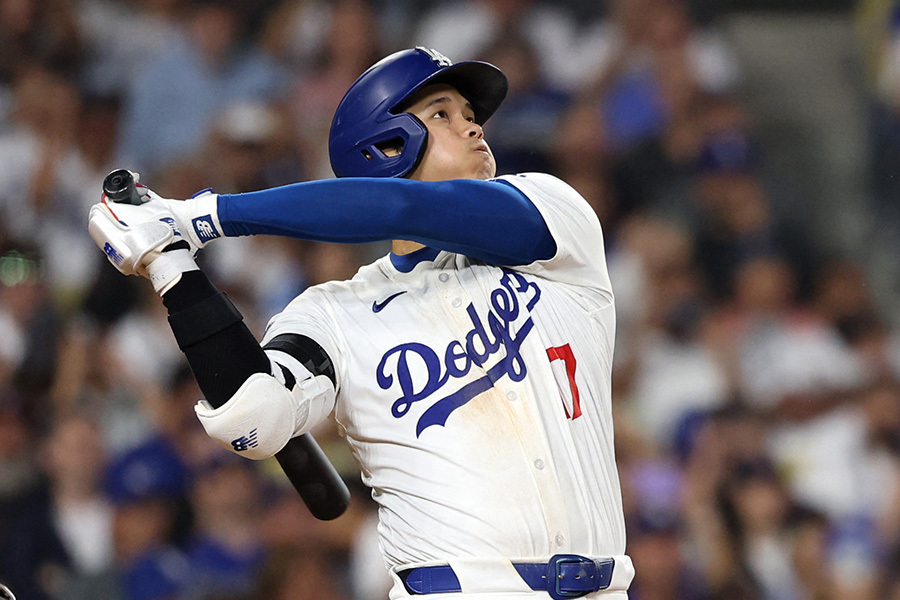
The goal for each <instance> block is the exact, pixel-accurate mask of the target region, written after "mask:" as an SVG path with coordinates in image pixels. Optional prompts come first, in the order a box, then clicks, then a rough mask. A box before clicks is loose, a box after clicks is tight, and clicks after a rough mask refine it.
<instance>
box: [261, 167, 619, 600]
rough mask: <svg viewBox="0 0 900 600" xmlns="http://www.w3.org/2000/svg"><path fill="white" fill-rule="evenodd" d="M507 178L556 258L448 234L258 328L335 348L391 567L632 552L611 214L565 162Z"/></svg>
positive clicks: (349, 432)
mask: <svg viewBox="0 0 900 600" xmlns="http://www.w3.org/2000/svg"><path fill="white" fill-rule="evenodd" d="M501 179H503V180H505V181H507V182H509V183H511V184H512V185H514V186H515V187H516V188H518V189H519V190H520V191H521V192H523V193H524V194H525V195H526V196H527V197H528V198H529V199H530V200H531V201H532V202H533V203H534V205H535V206H536V207H537V208H538V209H539V210H540V212H541V214H542V215H543V218H544V220H545V221H546V223H547V226H548V227H549V229H550V232H551V234H552V235H553V238H554V240H555V241H556V244H557V253H556V255H555V256H554V257H553V258H551V259H549V260H543V261H538V262H535V263H532V264H529V265H526V266H519V267H512V268H505V267H497V266H491V265H487V264H483V263H481V262H479V261H475V260H473V259H470V258H468V257H466V256H462V255H459V254H454V253H450V252H440V253H439V254H438V255H437V256H436V257H434V259H433V260H423V261H421V262H419V263H418V264H416V265H415V266H414V267H413V268H412V269H411V270H410V271H409V272H402V271H400V270H398V269H397V268H396V267H395V266H394V264H393V263H392V261H391V260H390V257H384V258H382V259H379V260H378V261H376V262H375V263H373V264H370V265H367V266H365V267H363V268H362V269H360V271H359V272H358V273H357V274H356V276H355V277H354V278H353V279H352V280H350V281H341V282H330V283H326V284H323V285H319V286H315V287H312V288H310V289H308V290H306V291H305V292H304V293H303V294H302V295H301V296H299V297H298V298H297V299H295V300H294V301H293V302H292V303H291V304H290V305H289V306H288V307H287V308H286V309H285V310H284V312H282V313H281V314H279V315H277V316H275V317H274V318H273V319H272V321H271V322H270V324H269V327H268V330H267V332H266V335H265V338H264V340H263V344H264V345H265V343H266V342H268V341H269V340H271V339H272V338H274V337H275V336H277V335H281V334H285V333H297V334H302V335H306V336H308V337H310V338H312V339H314V340H316V341H317V342H318V343H319V344H320V345H321V346H322V347H323V348H324V350H325V351H326V352H327V353H328V354H329V356H330V357H331V358H332V361H333V362H334V367H335V370H336V374H337V380H338V384H337V387H338V389H337V395H336V401H335V407H334V415H335V418H336V420H337V422H338V424H339V426H340V427H341V428H342V430H343V433H345V435H346V438H347V440H348V442H349V444H350V446H351V448H352V451H353V453H354V455H355V456H356V458H357V460H358V461H359V464H360V466H361V469H362V478H363V481H364V482H365V484H366V485H367V486H369V487H370V488H371V489H372V496H373V498H374V499H375V500H376V501H377V503H378V505H379V532H380V544H381V549H382V552H383V555H384V558H385V560H386V562H387V564H388V566H389V567H390V568H392V569H394V570H397V569H399V568H405V567H409V566H411V565H420V564H436V563H447V562H449V563H450V564H451V565H452V566H454V567H455V568H456V567H457V566H458V564H459V561H462V562H465V560H466V559H468V558H473V559H476V558H493V557H506V558H511V559H513V560H515V559H523V558H524V559H528V558H531V559H536V558H543V559H546V558H548V557H549V556H551V555H553V554H557V553H575V554H582V555H585V556H592V557H601V556H617V557H619V558H620V559H621V560H623V561H627V557H623V556H622V555H624V553H625V529H624V520H623V511H622V500H621V492H620V488H619V481H618V474H617V469H616V463H615V456H614V452H613V422H612V411H611V397H610V388H611V381H610V374H611V370H612V358H613V340H614V337H615V308H614V302H613V293H612V289H611V286H610V281H609V276H608V274H607V269H606V260H605V255H604V248H603V237H602V232H601V229H600V223H599V221H598V220H597V217H596V215H595V214H594V212H593V211H592V209H591V208H590V206H589V205H588V204H587V202H585V200H584V199H583V198H582V197H581V196H580V195H578V193H577V192H575V191H574V190H573V189H572V188H571V187H569V186H568V185H566V184H565V183H563V182H562V181H560V180H559V179H556V178H554V177H552V176H550V175H544V174H527V175H516V176H504V177H502V178H501ZM472 218H473V219H474V218H477V215H473V216H472ZM622 569H624V570H625V571H628V569H630V562H628V565H627V568H626V567H625V566H623V567H622ZM462 570H463V571H465V569H464V568H463V569H462ZM456 571H457V574H458V575H460V580H461V582H462V583H463V585H464V587H463V591H464V592H465V591H466V587H465V581H464V579H465V574H460V569H459V568H456ZM512 573H513V574H514V573H515V572H514V571H512ZM623 575H625V574H624V573H623ZM513 579H516V578H515V577H512V578H511V579H510V581H512V580H513ZM628 580H630V574H629V575H628V577H627V580H626V581H625V583H624V586H625V587H627V583H628ZM518 584H519V586H521V585H522V582H521V579H518ZM520 589H521V587H519V588H516V589H515V590H511V591H518V590H520ZM528 589H529V588H527V587H525V588H524V590H525V591H527V590H528ZM620 589H622V588H620ZM405 595H406V594H405V591H403V589H402V586H400V587H399V589H398V587H397V586H395V589H394V591H393V592H392V597H401V596H405ZM429 597H431V596H429ZM457 597H458V596H457Z"/></svg>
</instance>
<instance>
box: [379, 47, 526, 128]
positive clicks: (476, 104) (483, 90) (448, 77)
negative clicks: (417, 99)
mask: <svg viewBox="0 0 900 600" xmlns="http://www.w3.org/2000/svg"><path fill="white" fill-rule="evenodd" d="M441 83H445V84H447V85H451V86H453V87H455V88H456V89H457V90H458V91H459V93H460V94H462V95H463V97H464V98H465V99H466V100H468V101H469V102H470V103H471V104H472V108H473V110H474V112H475V122H476V123H478V124H479V125H484V123H485V121H487V120H488V119H489V118H490V117H491V115H493V114H494V112H495V111H496V110H497V108H498V107H499V106H500V104H501V103H502V102H503V99H504V98H506V92H507V91H508V90H509V82H508V81H507V80H506V75H504V74H503V71H501V70H500V69H498V68H497V67H495V66H494V65H492V64H490V63H486V62H482V61H475V60H470V61H464V62H459V63H456V64H453V65H450V66H449V67H447V68H444V69H441V70H440V71H437V72H435V73H434V74H432V75H431V76H429V77H427V78H426V79H425V80H424V81H422V83H420V84H419V85H418V86H416V87H415V89H413V90H412V91H411V92H410V93H409V94H407V95H406V96H405V97H404V98H403V100H402V101H401V102H400V103H398V105H397V106H395V107H393V109H392V112H397V110H398V109H400V108H401V107H405V106H408V104H409V102H408V101H409V99H410V97H412V96H413V95H414V94H416V93H417V92H419V91H420V90H421V89H422V88H424V87H426V86H429V85H437V84H441Z"/></svg>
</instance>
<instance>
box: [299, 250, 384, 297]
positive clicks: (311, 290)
mask: <svg viewBox="0 0 900 600" xmlns="http://www.w3.org/2000/svg"><path fill="white" fill-rule="evenodd" d="M382 260H385V258H382V259H379V260H378V261H375V262H374V263H370V264H367V265H364V266H362V267H360V268H359V270H358V271H357V272H356V274H355V275H353V277H351V278H350V279H342V280H333V281H326V282H324V283H318V284H316V285H312V286H309V287H308V288H306V289H305V290H303V292H302V293H301V294H300V295H299V296H297V297H296V298H294V300H293V301H292V302H291V305H296V304H299V303H306V302H329V301H334V302H340V301H342V300H343V299H345V298H346V297H347V296H348V295H350V296H358V295H359V294H360V291H361V290H365V289H367V288H369V287H371V286H373V285H377V284H378V282H379V281H381V280H383V279H384V270H383V269H382V268H381V267H380V266H379V264H378V263H379V262H380V261H382ZM289 306H290V305H289Z"/></svg>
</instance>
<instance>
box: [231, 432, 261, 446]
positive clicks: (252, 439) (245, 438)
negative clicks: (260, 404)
mask: <svg viewBox="0 0 900 600" xmlns="http://www.w3.org/2000/svg"><path fill="white" fill-rule="evenodd" d="M257 446H259V439H258V437H257V435H256V428H255V427H254V428H253V429H251V430H250V433H249V434H247V435H242V436H241V437H239V438H237V439H234V440H231V447H232V448H234V451H235V452H243V451H244V450H248V449H250V448H256V447H257Z"/></svg>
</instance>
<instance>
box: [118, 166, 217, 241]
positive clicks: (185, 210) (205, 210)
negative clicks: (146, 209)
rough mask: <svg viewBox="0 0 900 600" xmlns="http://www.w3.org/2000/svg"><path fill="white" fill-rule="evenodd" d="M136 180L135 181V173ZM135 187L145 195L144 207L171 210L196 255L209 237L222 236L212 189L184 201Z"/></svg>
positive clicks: (142, 187)
mask: <svg viewBox="0 0 900 600" xmlns="http://www.w3.org/2000/svg"><path fill="white" fill-rule="evenodd" d="M135 179H136V180H137V176H136V178H135ZM136 189H137V192H138V194H139V195H140V196H141V197H143V198H147V201H146V204H144V206H146V205H147V204H154V205H157V204H161V205H162V206H164V207H165V208H166V209H167V210H168V211H169V212H170V213H171V215H172V217H173V218H174V219H175V223H176V225H177V227H178V230H179V231H180V232H181V234H182V235H183V236H184V238H185V239H186V240H187V241H188V243H190V245H191V249H192V250H193V251H194V253H195V254H196V252H197V250H199V249H200V248H202V247H203V246H205V245H206V244H208V243H209V242H211V241H212V240H214V239H216V238H219V237H223V234H222V225H221V224H220V223H219V213H218V207H219V204H218V201H219V195H218V194H215V193H213V191H212V190H210V189H207V190H203V191H202V192H198V193H197V194H194V195H193V196H191V197H190V198H188V199H187V200H172V199H170V198H163V197H162V196H160V195H159V194H157V193H156V192H154V191H153V190H151V189H150V188H147V187H145V186H143V185H140V184H138V185H137V186H136ZM116 206H118V205H116Z"/></svg>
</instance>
